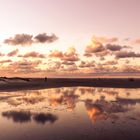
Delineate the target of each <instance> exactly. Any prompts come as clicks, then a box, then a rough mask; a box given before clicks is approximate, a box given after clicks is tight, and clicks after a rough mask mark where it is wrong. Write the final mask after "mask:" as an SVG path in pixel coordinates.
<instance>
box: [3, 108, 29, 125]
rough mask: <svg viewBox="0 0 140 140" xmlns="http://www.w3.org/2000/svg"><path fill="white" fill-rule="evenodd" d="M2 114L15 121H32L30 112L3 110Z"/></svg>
mask: <svg viewBox="0 0 140 140" xmlns="http://www.w3.org/2000/svg"><path fill="white" fill-rule="evenodd" d="M2 116H3V117H6V118H8V119H12V120H13V121H14V122H19V123H25V122H29V121H31V113H30V112H22V111H19V112H17V111H8V112H3V113H2Z"/></svg>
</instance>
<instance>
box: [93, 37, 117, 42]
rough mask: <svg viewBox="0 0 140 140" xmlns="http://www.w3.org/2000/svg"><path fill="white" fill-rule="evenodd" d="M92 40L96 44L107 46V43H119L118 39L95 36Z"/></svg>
mask: <svg viewBox="0 0 140 140" xmlns="http://www.w3.org/2000/svg"><path fill="white" fill-rule="evenodd" d="M92 40H93V41H95V42H100V43H102V44H107V43H114V42H117V41H118V38H116V37H112V38H107V37H97V36H93V38H92Z"/></svg>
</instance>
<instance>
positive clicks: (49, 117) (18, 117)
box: [2, 111, 58, 124]
mask: <svg viewBox="0 0 140 140" xmlns="http://www.w3.org/2000/svg"><path fill="white" fill-rule="evenodd" d="M2 116H3V117H5V118H8V119H12V120H13V121H14V122H16V123H26V122H30V121H31V120H32V118H33V120H34V121H35V122H36V123H40V124H45V123H46V122H50V123H54V122H55V121H56V120H57V119H58V117H57V116H56V115H53V114H51V113H31V112H30V111H7V112H2Z"/></svg>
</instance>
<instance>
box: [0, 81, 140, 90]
mask: <svg viewBox="0 0 140 140" xmlns="http://www.w3.org/2000/svg"><path fill="white" fill-rule="evenodd" d="M77 86H82V87H104V88H106V87H111V88H140V78H89V79H87V78H86V79H84V78H83V79H77V78H75V79H74V78H71V79H70V78H68V79H66V78H53V79H52V78H48V79H46V80H45V79H44V78H0V91H17V90H36V89H46V88H58V87H77Z"/></svg>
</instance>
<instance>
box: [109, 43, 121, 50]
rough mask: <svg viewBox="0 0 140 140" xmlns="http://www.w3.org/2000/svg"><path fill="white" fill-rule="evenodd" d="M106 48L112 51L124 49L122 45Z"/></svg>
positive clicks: (112, 45) (111, 45) (110, 45)
mask: <svg viewBox="0 0 140 140" xmlns="http://www.w3.org/2000/svg"><path fill="white" fill-rule="evenodd" d="M106 48H107V49H108V50H110V51H120V50H121V49H122V48H123V47H122V46H120V45H114V44H107V45H106Z"/></svg>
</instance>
